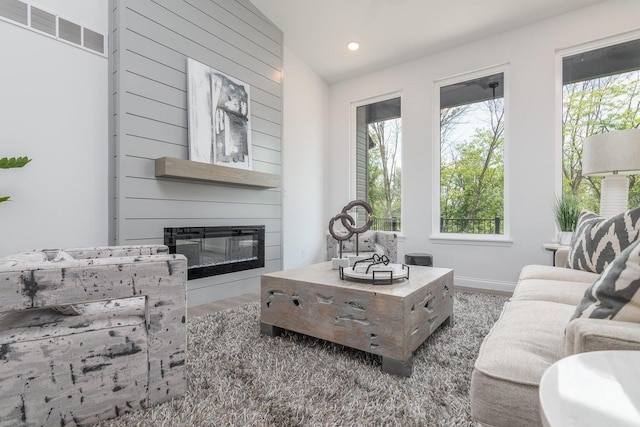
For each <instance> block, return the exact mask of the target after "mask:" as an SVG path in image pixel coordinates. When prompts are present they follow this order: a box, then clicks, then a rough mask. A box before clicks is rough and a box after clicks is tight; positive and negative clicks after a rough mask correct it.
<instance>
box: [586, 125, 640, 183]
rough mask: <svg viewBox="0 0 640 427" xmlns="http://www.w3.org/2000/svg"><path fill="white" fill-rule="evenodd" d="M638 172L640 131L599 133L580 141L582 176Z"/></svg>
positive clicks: (639, 163)
mask: <svg viewBox="0 0 640 427" xmlns="http://www.w3.org/2000/svg"><path fill="white" fill-rule="evenodd" d="M638 172H640V129H626V130H619V131H614V132H607V133H601V134H598V135H593V136H590V137H588V138H585V139H584V141H582V174H583V175H586V176H588V175H610V174H613V173H619V174H625V175H630V174H634V173H638Z"/></svg>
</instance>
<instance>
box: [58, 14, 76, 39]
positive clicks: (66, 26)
mask: <svg viewBox="0 0 640 427" xmlns="http://www.w3.org/2000/svg"><path fill="white" fill-rule="evenodd" d="M58 25H59V29H58V31H59V33H58V37H60V38H61V39H62V40H66V41H68V42H71V43H75V44H79V45H82V27H81V26H80V25H78V24H74V23H73V22H71V21H67V20H66V19H62V18H58Z"/></svg>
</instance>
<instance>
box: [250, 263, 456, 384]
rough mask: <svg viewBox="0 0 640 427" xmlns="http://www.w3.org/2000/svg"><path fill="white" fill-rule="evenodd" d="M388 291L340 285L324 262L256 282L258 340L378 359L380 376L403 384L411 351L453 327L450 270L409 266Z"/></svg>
mask: <svg viewBox="0 0 640 427" xmlns="http://www.w3.org/2000/svg"><path fill="white" fill-rule="evenodd" d="M409 267H410V270H409V278H408V279H403V280H400V281H397V282H394V283H393V284H391V285H381V284H376V285H373V284H371V283H365V282H359V281H351V280H346V279H345V280H341V279H340V274H339V271H338V270H332V269H331V262H325V263H321V264H314V265H310V266H306V267H300V268H295V269H291V270H285V271H279V272H275V273H269V274H264V275H262V277H261V297H260V300H261V310H260V321H261V327H260V332H261V333H263V334H266V335H271V336H276V335H279V334H281V333H282V332H283V331H284V330H285V329H288V330H291V331H295V332H299V333H302V334H306V335H310V336H313V337H317V338H320V339H324V340H327V341H331V342H335V343H337V344H342V345H345V346H348V347H352V348H356V349H359V350H363V351H366V352H369V353H373V354H376V355H379V356H381V357H382V371H383V372H386V373H390V374H395V375H400V376H405V377H408V376H411V373H412V371H413V351H414V350H415V349H417V348H418V347H419V346H420V344H422V343H423V342H424V341H425V340H426V339H427V338H428V337H429V335H431V334H432V333H433V331H435V330H436V329H437V328H438V326H440V325H441V324H445V325H453V270H450V269H446V268H434V267H422V266H416V265H412V266H409Z"/></svg>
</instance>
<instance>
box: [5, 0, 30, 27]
mask: <svg viewBox="0 0 640 427" xmlns="http://www.w3.org/2000/svg"><path fill="white" fill-rule="evenodd" d="M27 14H28V5H27V4H26V3H23V2H21V1H18V0H1V1H0V16H3V17H5V18H7V19H10V20H12V21H15V22H17V23H19V24H22V25H27V22H28V21H27Z"/></svg>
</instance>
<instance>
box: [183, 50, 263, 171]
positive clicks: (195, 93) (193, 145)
mask: <svg viewBox="0 0 640 427" xmlns="http://www.w3.org/2000/svg"><path fill="white" fill-rule="evenodd" d="M187 80H188V84H187V101H188V103H187V109H188V115H189V160H193V161H197V162H203V163H211V164H215V165H219V166H228V167H235V168H241V169H251V168H252V147H251V114H250V112H249V104H250V86H249V85H248V84H246V83H244V82H242V81H240V80H238V79H236V78H234V77H232V76H229V75H227V74H225V73H223V72H221V71H218V70H216V69H214V68H212V67H209V66H208V65H205V64H202V63H200V62H198V61H196V60H194V59H191V58H187Z"/></svg>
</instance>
